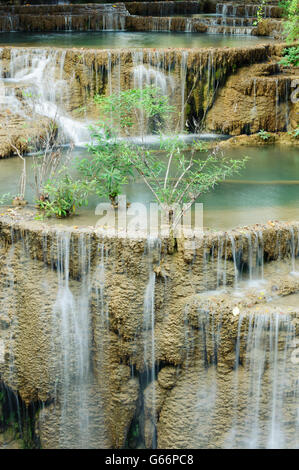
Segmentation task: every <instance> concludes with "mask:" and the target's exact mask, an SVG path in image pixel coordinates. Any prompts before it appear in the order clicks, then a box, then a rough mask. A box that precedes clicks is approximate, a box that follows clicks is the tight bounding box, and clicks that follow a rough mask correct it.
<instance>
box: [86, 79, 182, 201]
mask: <svg viewBox="0 0 299 470" xmlns="http://www.w3.org/2000/svg"><path fill="white" fill-rule="evenodd" d="M95 102H96V103H97V105H98V109H99V113H100V115H101V116H102V120H101V121H99V122H98V123H97V125H96V126H94V127H93V128H92V139H93V143H92V144H90V145H89V146H88V150H89V152H90V153H91V155H92V158H91V160H89V159H83V160H81V161H80V163H79V166H78V169H79V171H80V173H81V174H82V175H83V176H84V178H86V179H87V180H89V181H92V182H93V183H94V186H95V192H96V194H97V196H98V197H100V198H102V197H107V196H108V197H109V198H110V200H111V202H112V204H113V205H114V206H116V205H117V196H118V195H119V194H120V191H121V187H122V185H124V184H126V183H128V182H129V181H130V180H131V179H132V178H133V176H134V174H133V167H132V158H133V155H134V154H135V152H136V148H135V146H134V145H132V143H130V142H128V140H125V139H121V138H120V135H124V136H125V137H130V135H131V131H132V128H133V127H134V125H135V126H136V125H137V126H138V127H139V129H141V133H142V132H143V131H144V129H145V121H146V123H148V122H149V120H150V121H151V123H150V124H151V126H152V127H153V128H154V129H155V130H156V132H157V131H158V130H159V129H160V128H161V126H162V125H163V122H164V118H165V116H166V114H168V113H170V112H172V110H173V108H172V107H171V106H169V104H168V100H167V97H165V96H162V95H161V94H160V92H159V89H157V88H154V87H152V86H148V87H146V88H145V89H144V90H140V89H137V90H136V89H132V90H127V91H122V92H120V93H119V94H117V95H116V94H114V95H111V96H109V97H106V96H96V97H95ZM141 138H142V139H143V138H144V134H142V135H141Z"/></svg>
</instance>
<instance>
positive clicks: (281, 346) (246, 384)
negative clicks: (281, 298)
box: [227, 313, 296, 448]
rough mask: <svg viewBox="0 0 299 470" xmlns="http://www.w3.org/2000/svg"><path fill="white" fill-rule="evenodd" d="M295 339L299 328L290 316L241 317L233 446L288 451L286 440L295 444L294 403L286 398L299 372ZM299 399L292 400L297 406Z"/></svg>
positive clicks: (235, 381) (276, 314)
mask: <svg viewBox="0 0 299 470" xmlns="http://www.w3.org/2000/svg"><path fill="white" fill-rule="evenodd" d="M246 325H248V326H247V327H246ZM244 328H245V331H246V349H245V352H244V357H243V356H242V353H241V349H240V345H241V343H242V337H243V336H242V337H241V331H242V330H243V331H244ZM243 334H244V332H243ZM293 338H294V325H293V323H292V318H291V317H289V316H287V315H284V314H280V313H273V314H263V313H259V314H255V315H254V316H253V315H251V316H249V318H248V316H247V315H241V316H240V318H239V326H238V339H237V349H236V371H235V379H234V383H235V390H234V394H235V397H237V398H236V402H238V403H235V406H234V416H233V425H234V426H235V429H233V435H234V442H230V444H231V446H232V447H242V448H264V447H266V448H284V447H285V445H286V439H287V438H288V439H291V441H292V442H293V443H294V444H295V441H296V438H295V436H294V439H292V438H290V436H289V435H288V426H289V425H291V426H292V423H289V420H290V416H289V413H288V407H289V406H290V403H289V400H288V399H286V396H287V395H288V391H289V387H290V379H291V378H294V374H295V373H296V371H295V368H294V366H293V364H292V362H291V358H290V354H291V344H292V340H293ZM241 356H242V364H240V357H241ZM245 370H246V378H244V372H245ZM295 400H296V397H295V396H293V397H292V398H291V401H292V405H295V403H296V401H295ZM239 407H240V408H239ZM295 408H296V406H295ZM294 419H295V417H293V420H294ZM227 444H228V443H227Z"/></svg>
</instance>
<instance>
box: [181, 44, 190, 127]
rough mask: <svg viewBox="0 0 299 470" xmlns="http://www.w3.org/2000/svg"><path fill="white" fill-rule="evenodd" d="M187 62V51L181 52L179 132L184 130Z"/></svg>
mask: <svg viewBox="0 0 299 470" xmlns="http://www.w3.org/2000/svg"><path fill="white" fill-rule="evenodd" d="M187 62H188V51H183V52H182V61H181V76H180V79H181V132H184V130H185V127H186V126H185V100H186V98H185V89H186V77H187Z"/></svg>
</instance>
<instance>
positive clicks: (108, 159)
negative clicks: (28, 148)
mask: <svg viewBox="0 0 299 470" xmlns="http://www.w3.org/2000/svg"><path fill="white" fill-rule="evenodd" d="M96 100H97V103H98V105H99V111H100V113H101V116H102V121H101V122H99V123H98V125H97V127H96V128H95V132H94V137H95V138H96V141H95V143H94V144H92V145H91V146H90V147H89V150H90V151H91V153H92V155H93V158H92V159H91V161H88V160H83V161H81V163H80V166H79V168H80V171H81V172H82V173H83V174H84V175H85V176H86V177H87V178H90V179H91V180H93V182H94V183H95V186H96V187H97V188H98V189H97V194H98V195H101V196H103V195H105V196H106V197H107V196H108V197H109V198H110V199H111V200H112V202H113V203H114V201H115V195H116V194H119V191H120V186H121V184H123V183H127V182H128V180H129V178H132V177H133V176H134V174H135V175H139V176H140V177H141V178H142V180H143V182H144V183H145V185H146V186H147V187H148V188H149V189H150V191H151V193H152V194H153V196H154V198H155V199H156V201H157V202H158V203H159V205H160V207H161V209H162V211H163V212H164V214H166V218H167V220H168V223H169V224H170V227H171V229H174V228H175V227H176V225H177V224H178V223H179V221H180V220H181V217H182V215H183V213H184V211H186V210H188V209H189V208H190V207H191V206H192V204H193V203H194V202H195V201H196V200H197V199H198V198H199V196H201V195H202V194H203V193H205V192H207V191H209V190H210V189H212V188H213V187H214V186H215V185H216V184H217V183H219V182H220V181H223V180H224V179H225V178H226V177H227V176H230V175H232V174H233V173H235V172H237V171H238V170H240V169H241V168H243V166H244V164H245V161H246V159H243V160H235V159H231V158H230V157H227V156H225V155H224V153H223V152H221V151H220V150H219V149H216V150H213V151H212V152H208V151H207V149H206V148H205V146H203V145H202V143H201V142H193V143H192V144H191V145H190V144H187V143H185V142H184V140H183V139H181V138H179V137H178V136H176V135H168V136H165V134H162V129H163V131H164V132H166V133H167V130H168V129H167V127H168V126H167V123H169V122H171V121H173V120H174V119H175V116H174V108H173V107H171V106H169V104H168V100H167V97H165V96H162V95H161V92H160V90H159V89H157V88H153V87H151V86H148V87H146V88H144V89H143V90H128V91H123V92H121V93H120V94H119V95H111V96H101V97H97V99H96ZM141 119H142V120H143V121H147V122H148V123H150V125H151V126H152V127H154V128H155V132H156V133H157V134H158V135H159V136H160V152H159V151H157V150H153V149H149V148H148V147H147V146H146V145H145V142H144V126H143V127H142V135H141V143H136V142H134V140H133V139H132V136H131V130H132V128H133V127H134V125H136V123H137V124H138V123H140V120H141ZM121 136H125V137H126V139H124V137H121ZM203 155H204V157H203ZM183 203H184V207H183V206H182V204H183Z"/></svg>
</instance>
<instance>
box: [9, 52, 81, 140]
mask: <svg viewBox="0 0 299 470" xmlns="http://www.w3.org/2000/svg"><path fill="white" fill-rule="evenodd" d="M10 54H11V57H10V68H9V76H8V77H5V78H4V77H3V76H2V81H3V83H4V87H5V95H6V96H9V100H10V102H12V103H13V106H14V111H15V112H17V113H18V114H20V115H21V116H26V117H27V118H29V119H30V118H34V116H35V115H42V116H46V117H48V118H50V119H54V120H55V121H56V122H57V123H58V125H59V127H60V129H61V130H62V132H63V134H64V135H65V136H66V137H67V138H68V139H70V140H71V141H73V142H74V143H75V144H79V143H80V142H82V141H88V140H89V131H88V129H87V125H88V123H86V122H85V123H83V122H80V121H79V120H75V119H72V118H71V117H69V116H68V114H67V112H66V110H65V109H64V106H63V104H62V103H63V101H64V100H65V98H66V96H68V93H69V88H68V84H67V81H66V80H64V79H63V68H64V60H65V55H66V52H65V51H63V50H62V51H59V50H55V49H54V50H48V49H45V50H43V49H31V50H27V51H25V52H24V50H22V49H18V48H13V49H11V52H10ZM58 70H59V73H58ZM18 87H23V88H24V89H23V92H22V98H23V99H22V100H19V99H18V95H17V94H18Z"/></svg>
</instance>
